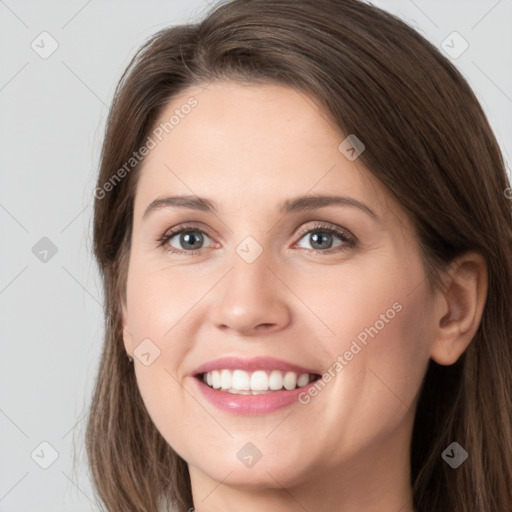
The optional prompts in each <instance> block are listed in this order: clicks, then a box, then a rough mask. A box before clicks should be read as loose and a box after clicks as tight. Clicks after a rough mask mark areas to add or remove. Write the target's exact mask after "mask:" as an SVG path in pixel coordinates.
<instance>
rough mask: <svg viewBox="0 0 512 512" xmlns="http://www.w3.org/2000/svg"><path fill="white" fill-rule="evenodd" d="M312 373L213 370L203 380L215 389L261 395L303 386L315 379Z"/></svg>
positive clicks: (204, 375)
mask: <svg viewBox="0 0 512 512" xmlns="http://www.w3.org/2000/svg"><path fill="white" fill-rule="evenodd" d="M314 378H315V375H313V374H310V373H300V374H297V373H295V372H282V371H280V370H272V371H270V372H267V371H265V370H257V371H255V372H252V373H251V372H246V371H245V370H213V371H211V372H208V373H205V374H203V382H204V383H205V384H207V385H208V386H209V387H211V388H213V389H220V390H222V391H227V392H229V393H235V394H240V395H261V394H265V393H271V392H272V391H278V390H280V389H283V387H284V389H287V390H289V391H291V390H292V389H295V388H297V387H299V388H301V387H303V386H306V385H307V384H309V383H310V382H311V381H312V380H314Z"/></svg>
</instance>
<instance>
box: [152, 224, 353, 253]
mask: <svg viewBox="0 0 512 512" xmlns="http://www.w3.org/2000/svg"><path fill="white" fill-rule="evenodd" d="M187 231H198V232H200V233H203V234H205V235H206V236H208V234H207V233H206V232H205V231H203V230H202V229H199V228H198V227H196V226H193V225H187V224H181V225H180V226H177V227H175V228H173V229H172V230H170V231H166V232H165V233H164V234H163V235H162V236H161V237H159V238H158V240H157V242H158V247H164V245H166V244H167V242H168V241H169V240H171V239H172V238H174V237H175V236H176V235H179V234H181V233H183V232H187ZM315 231H319V232H321V233H327V234H330V235H336V236H337V237H338V238H339V239H340V240H341V241H342V242H343V244H341V245H338V246H336V247H331V248H329V249H325V250H322V249H305V250H307V251H316V252H319V253H323V254H333V253H338V252H344V251H348V250H349V249H353V248H354V247H355V246H356V245H357V239H356V238H355V237H354V236H353V235H351V234H349V233H348V232H347V231H346V230H343V229H341V228H337V227H332V226H331V225H330V224H328V223H325V222H317V223H316V224H315V225H314V226H313V227H311V228H309V229H304V230H301V231H300V232H299V234H298V236H299V241H300V240H301V239H302V238H303V237H304V236H305V235H307V234H309V233H313V232H315ZM208 238H211V237H208ZM165 250H166V252H167V253H169V254H186V255H188V256H194V255H196V254H197V253H198V252H199V251H200V250H201V249H196V250H191V251H183V250H178V249H174V248H170V247H166V248H165Z"/></svg>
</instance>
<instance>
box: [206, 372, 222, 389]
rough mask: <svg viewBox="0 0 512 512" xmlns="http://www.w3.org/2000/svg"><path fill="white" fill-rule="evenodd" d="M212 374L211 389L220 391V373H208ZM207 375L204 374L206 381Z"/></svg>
mask: <svg viewBox="0 0 512 512" xmlns="http://www.w3.org/2000/svg"><path fill="white" fill-rule="evenodd" d="M208 373H211V374H212V384H211V386H212V388H213V389H220V372H219V370H213V372H208ZM208 373H207V374H206V378H207V380H208Z"/></svg>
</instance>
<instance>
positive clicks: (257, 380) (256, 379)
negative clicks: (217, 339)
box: [251, 370, 268, 391]
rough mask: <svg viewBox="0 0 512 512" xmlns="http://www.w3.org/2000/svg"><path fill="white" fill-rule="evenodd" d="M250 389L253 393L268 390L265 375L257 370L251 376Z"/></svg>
mask: <svg viewBox="0 0 512 512" xmlns="http://www.w3.org/2000/svg"><path fill="white" fill-rule="evenodd" d="M251 389H252V390H253V391H266V390H267V389H268V377H267V373H266V372H264V371H263V370H258V371H257V372H254V373H253V374H252V375H251Z"/></svg>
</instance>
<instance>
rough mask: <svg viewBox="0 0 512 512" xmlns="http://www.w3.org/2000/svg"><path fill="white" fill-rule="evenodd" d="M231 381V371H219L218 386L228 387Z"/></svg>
mask: <svg viewBox="0 0 512 512" xmlns="http://www.w3.org/2000/svg"><path fill="white" fill-rule="evenodd" d="M232 381H233V378H232V373H231V372H230V371H229V370H222V371H221V372H220V388H221V389H230V388H231V383H232Z"/></svg>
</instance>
